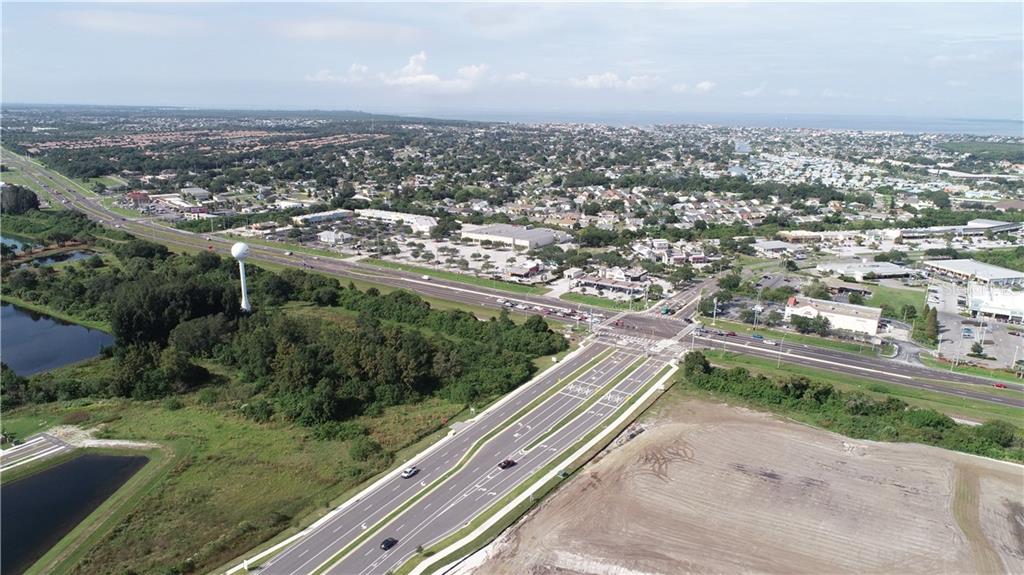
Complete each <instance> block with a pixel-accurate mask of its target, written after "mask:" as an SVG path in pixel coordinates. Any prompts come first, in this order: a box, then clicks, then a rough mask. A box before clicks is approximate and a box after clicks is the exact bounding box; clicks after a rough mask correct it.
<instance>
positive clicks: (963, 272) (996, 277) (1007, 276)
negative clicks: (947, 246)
mask: <svg viewBox="0 0 1024 575" xmlns="http://www.w3.org/2000/svg"><path fill="white" fill-rule="evenodd" d="M923 263H924V267H925V268H927V269H929V270H931V271H933V272H935V273H937V274H939V275H943V276H946V277H949V278H953V279H957V280H961V281H971V282H975V283H979V284H982V285H990V286H1003V287H1008V286H1024V273H1021V272H1018V271H1015V270H1011V269H1006V268H1004V267H999V266H994V265H992V264H986V263H983V262H979V261H975V260H929V261H926V262H923Z"/></svg>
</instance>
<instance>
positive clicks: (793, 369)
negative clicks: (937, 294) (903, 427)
mask: <svg viewBox="0 0 1024 575" xmlns="http://www.w3.org/2000/svg"><path fill="white" fill-rule="evenodd" d="M704 355H705V357H707V358H708V361H710V362H711V363H712V364H713V365H716V366H718V367H724V368H734V367H742V368H746V369H747V370H749V371H751V372H753V373H758V374H762V375H767V376H770V377H780V376H782V377H787V376H788V377H792V376H802V377H808V378H810V379H813V380H817V381H823V382H827V383H829V384H831V385H833V386H834V387H836V388H837V389H840V390H844V391H847V390H855V391H862V392H865V393H867V394H869V395H872V396H874V397H884V396H892V397H896V398H899V399H902V400H903V401H906V402H907V403H908V404H910V405H914V406H916V407H923V408H930V409H934V410H936V411H938V412H940V413H944V414H946V415H949V416H950V417H957V418H961V419H967V420H970V421H978V422H984V421H987V420H990V419H1005V420H1007V421H1011V422H1015V421H1018V420H1019V419H1020V409H1018V408H1015V407H1012V406H1009V405H1000V404H996V403H989V402H987V401H980V400H975V399H967V398H963V397H958V396H955V395H946V394H943V393H938V392H933V391H928V390H924V389H919V388H915V387H909V386H904V385H898V384H894V383H883V382H880V381H876V380H873V379H870V378H867V377H858V376H853V375H848V374H845V373H838V372H834V371H829V370H828V369H825V368H814V367H806V366H802V365H796V364H791V363H786V362H785V361H783V363H782V366H781V367H778V366H777V363H776V360H773V359H764V358H760V357H752V356H748V355H743V354H740V353H737V352H732V351H720V350H704ZM928 382H929V383H940V384H942V385H946V386H949V387H950V388H953V389H961V390H971V391H981V392H983V393H991V394H992V395H997V394H998V393H999V391H998V390H995V389H991V388H988V389H986V388H980V387H979V386H976V385H965V384H956V383H949V382H937V381H935V380H928Z"/></svg>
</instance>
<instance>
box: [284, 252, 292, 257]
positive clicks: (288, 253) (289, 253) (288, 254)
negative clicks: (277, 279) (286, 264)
mask: <svg viewBox="0 0 1024 575" xmlns="http://www.w3.org/2000/svg"><path fill="white" fill-rule="evenodd" d="M284 255H286V256H290V255H294V254H292V252H285V253H284Z"/></svg>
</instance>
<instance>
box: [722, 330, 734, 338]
mask: <svg viewBox="0 0 1024 575" xmlns="http://www.w3.org/2000/svg"><path fill="white" fill-rule="evenodd" d="M725 335H727V336H729V337H735V336H736V332H734V331H727V332H725Z"/></svg>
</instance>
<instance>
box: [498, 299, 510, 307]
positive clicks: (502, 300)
mask: <svg viewBox="0 0 1024 575" xmlns="http://www.w3.org/2000/svg"><path fill="white" fill-rule="evenodd" d="M507 301H508V300H507V299H505V298H503V297H499V298H498V303H500V304H501V305H505V302H507Z"/></svg>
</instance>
